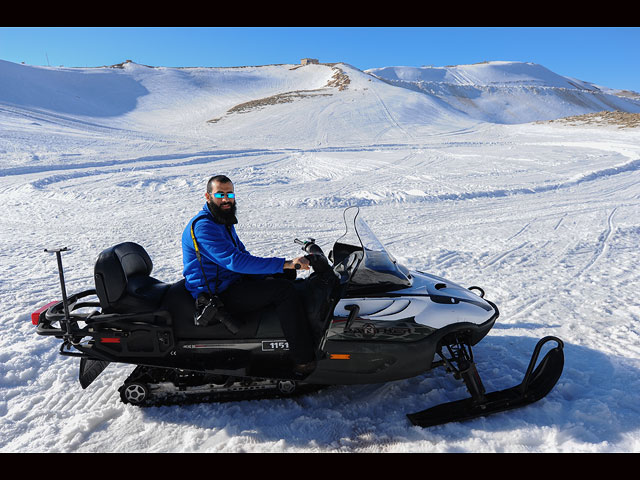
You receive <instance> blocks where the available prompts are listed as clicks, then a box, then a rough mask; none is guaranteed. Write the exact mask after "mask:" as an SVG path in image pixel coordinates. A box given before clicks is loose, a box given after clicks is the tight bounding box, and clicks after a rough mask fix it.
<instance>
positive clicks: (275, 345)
mask: <svg viewBox="0 0 640 480" xmlns="http://www.w3.org/2000/svg"><path fill="white" fill-rule="evenodd" d="M282 350H289V342H287V341H286V340H263V341H262V351H263V352H277V351H282Z"/></svg>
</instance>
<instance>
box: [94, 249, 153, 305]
mask: <svg viewBox="0 0 640 480" xmlns="http://www.w3.org/2000/svg"><path fill="white" fill-rule="evenodd" d="M152 270H153V263H152V262H151V258H150V257H149V254H148V253H147V252H146V251H145V249H144V248H142V247H141V246H140V245H138V244H137V243H133V242H124V243H120V244H118V245H114V246H113V247H110V248H107V249H106V250H103V251H102V252H101V253H100V255H99V256H98V260H97V261H96V265H95V269H94V279H95V284H96V293H97V295H98V298H99V299H100V305H101V307H102V308H103V309H108V308H110V307H111V308H112V307H114V306H115V305H117V304H118V302H119V301H120V300H122V299H123V297H125V296H126V295H127V294H128V293H130V292H128V286H129V283H130V281H131V280H133V279H135V280H137V281H135V282H134V283H136V284H139V283H140V280H142V281H143V282H147V280H146V279H147V278H148V281H152V282H153V283H156V282H157V280H155V279H152V278H151V277H150V274H151V271H152Z"/></svg>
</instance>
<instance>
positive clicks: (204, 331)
mask: <svg viewBox="0 0 640 480" xmlns="http://www.w3.org/2000/svg"><path fill="white" fill-rule="evenodd" d="M161 308H162V309H165V310H167V311H168V312H169V314H170V315H171V321H172V325H173V332H174V335H175V336H176V339H177V340H196V339H198V340H205V339H220V340H222V339H248V338H282V337H283V333H282V328H281V327H280V320H279V319H278V317H277V315H276V312H275V309H274V308H270V307H268V308H266V309H264V310H262V311H255V312H251V313H247V314H245V315H243V316H242V317H241V318H240V317H235V320H236V322H237V323H238V325H239V326H240V331H239V332H238V333H236V334H233V333H231V332H229V330H227V329H226V327H225V326H224V325H222V324H221V323H216V324H213V325H209V326H206V327H201V326H196V325H195V324H194V321H193V315H194V313H195V300H194V299H193V297H192V296H191V294H190V293H189V291H188V290H187V289H186V287H185V281H184V278H183V279H182V280H180V281H178V282H176V283H174V284H172V285H171V286H170V288H169V290H168V292H167V294H166V295H165V296H164V299H163V301H162V307H161Z"/></svg>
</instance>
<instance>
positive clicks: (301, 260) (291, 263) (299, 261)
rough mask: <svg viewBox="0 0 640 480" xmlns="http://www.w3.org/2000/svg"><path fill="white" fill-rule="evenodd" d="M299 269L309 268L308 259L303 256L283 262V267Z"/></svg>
mask: <svg viewBox="0 0 640 480" xmlns="http://www.w3.org/2000/svg"><path fill="white" fill-rule="evenodd" d="M296 265H299V266H298V267H296ZM294 268H295V269H296V270H298V269H300V270H309V268H310V266H309V260H307V259H306V258H305V257H298V258H294V259H293V260H287V261H286V262H284V269H285V270H287V269H294Z"/></svg>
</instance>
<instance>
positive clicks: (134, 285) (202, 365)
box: [32, 207, 564, 427]
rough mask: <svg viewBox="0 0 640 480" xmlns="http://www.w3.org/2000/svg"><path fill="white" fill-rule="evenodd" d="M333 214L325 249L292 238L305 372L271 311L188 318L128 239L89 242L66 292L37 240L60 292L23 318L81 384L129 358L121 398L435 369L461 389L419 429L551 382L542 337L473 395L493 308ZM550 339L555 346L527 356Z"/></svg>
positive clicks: (269, 388)
mask: <svg viewBox="0 0 640 480" xmlns="http://www.w3.org/2000/svg"><path fill="white" fill-rule="evenodd" d="M344 221H345V225H346V231H345V233H344V235H342V237H340V238H338V240H337V241H336V242H335V243H334V245H333V248H332V250H331V252H330V253H329V255H328V256H325V254H324V252H323V251H322V249H321V248H320V247H319V246H318V245H317V244H316V242H315V240H314V239H312V238H310V239H307V240H304V241H303V240H299V239H295V242H296V243H298V244H300V245H301V246H302V249H303V250H304V251H305V252H306V255H305V256H306V258H308V259H309V262H310V265H311V267H312V269H311V271H310V272H309V273H308V274H307V276H306V277H305V276H304V275H302V276H301V277H303V278H291V279H290V280H291V281H292V282H294V285H295V287H296V288H297V289H298V291H299V292H300V294H301V295H302V297H303V299H304V305H305V309H306V312H307V316H308V321H309V323H310V325H311V328H312V331H313V335H314V340H315V347H316V368H315V369H314V370H313V371H312V372H311V373H307V374H304V375H302V376H301V375H300V374H299V373H298V372H296V371H295V369H294V368H293V367H294V363H293V361H292V359H291V357H290V355H289V345H288V343H287V340H286V339H285V336H284V334H283V333H282V330H281V327H280V323H279V320H278V318H277V316H276V315H275V310H270V309H268V308H267V309H264V310H263V311H260V312H255V314H251V315H247V316H246V317H245V318H242V319H236V320H237V321H238V322H239V324H240V325H241V326H240V328H239V331H236V332H235V333H232V332H231V331H229V330H228V329H227V328H225V326H224V325H222V324H220V323H217V324H213V325H209V326H204V327H203V326H198V325H196V324H195V322H194V314H195V306H194V299H193V297H192V296H191V295H190V294H189V293H188V292H187V290H186V289H185V286H184V279H182V280H179V281H176V282H174V283H165V282H162V281H160V280H158V279H156V278H154V277H152V276H151V272H152V268H153V264H152V261H151V258H150V257H149V255H148V253H147V252H146V251H145V250H144V248H143V247H142V246H140V245H138V244H136V243H133V242H124V243H120V244H118V245H115V246H113V247H110V248H107V249H106V250H104V251H103V252H101V253H100V255H99V256H98V259H97V261H96V263H95V267H94V284H95V285H94V286H93V288H90V289H87V290H84V291H81V292H79V293H75V294H72V295H69V296H68V295H67V293H66V287H65V280H64V272H63V268H62V259H61V253H62V252H64V251H67V250H68V249H67V248H66V247H65V248H55V249H49V250H45V251H48V252H53V253H55V254H56V258H57V263H58V273H59V280H60V288H61V293H62V299H61V300H56V301H54V302H51V303H49V304H47V305H45V306H43V307H42V308H40V309H38V310H37V311H35V312H34V313H33V314H32V322H33V324H35V325H37V333H38V334H39V335H44V336H53V337H55V338H57V339H60V340H62V344H61V346H60V352H59V353H60V354H61V355H63V356H70V357H78V358H79V359H80V368H79V381H80V385H81V387H82V388H83V389H85V388H87V387H88V386H89V385H90V384H91V383H92V382H93V381H94V380H95V378H96V377H97V376H98V375H100V373H102V371H103V370H104V369H105V368H106V367H107V366H108V365H109V364H110V363H123V364H130V365H134V366H135V368H134V369H133V371H132V372H131V374H130V375H129V377H128V378H127V379H126V380H125V381H124V383H123V384H122V386H121V387H120V388H119V392H120V398H121V400H122V401H123V402H125V403H128V404H133V405H139V406H145V405H158V404H175V403H179V404H180V403H188V402H191V401H195V402H202V401H229V400H245V399H251V398H274V397H283V396H290V395H296V394H299V393H308V392H313V391H316V390H318V389H320V388H325V387H329V386H335V385H355V384H377V383H384V382H390V381H395V380H400V379H406V378H410V377H414V376H418V375H421V374H424V373H425V372H428V371H430V370H432V369H434V368H436V367H444V368H445V369H446V371H448V372H451V373H452V374H453V376H454V377H455V378H456V379H461V380H462V381H463V382H464V384H465V386H466V388H467V390H468V392H469V394H470V397H468V398H465V399H462V400H458V401H453V402H448V403H445V404H441V405H437V406H435V407H431V408H428V409H426V410H424V411H421V412H416V413H410V414H408V415H407V417H408V420H409V421H410V422H411V423H412V424H413V425H418V426H422V427H427V426H432V425H438V424H442V423H446V422H451V421H463V420H466V419H471V418H475V417H478V416H484V415H488V414H491V413H495V412H500V411H504V410H508V409H513V408H517V407H522V406H524V405H527V404H530V403H532V402H535V401H537V400H539V399H541V398H542V397H544V396H545V395H546V394H547V393H549V392H550V391H551V389H552V388H553V387H554V385H555V384H556V382H557V381H558V379H559V377H560V375H561V373H562V370H563V366H564V354H563V347H564V345H563V342H562V340H560V339H559V338H557V337H553V336H548V337H544V338H542V339H541V340H540V341H539V342H538V343H537V345H536V347H535V349H534V352H533V354H532V357H531V360H530V363H529V367H528V369H527V371H526V374H525V375H524V380H523V381H522V383H521V384H519V385H517V386H514V387H512V388H509V389H506V390H500V391H494V392H489V393H487V392H486V391H485V388H484V386H483V384H482V380H481V378H480V376H479V374H478V370H477V368H476V364H475V362H474V358H473V352H472V347H473V346H474V345H476V344H477V343H478V342H479V341H481V340H482V339H483V338H484V337H485V336H486V335H487V333H488V332H489V331H490V330H491V328H492V327H493V325H494V323H495V322H496V319H497V318H498V316H499V312H498V307H497V306H496V305H495V304H494V303H492V302H491V301H489V300H487V299H485V298H484V295H485V293H484V290H483V289H482V288H481V287H478V286H471V287H468V288H465V287H463V286H460V285H458V284H456V283H454V282H451V281H449V280H447V279H444V278H441V277H438V276H435V275H432V274H429V273H425V272H420V271H410V270H409V269H407V268H406V267H404V266H403V265H401V264H400V263H399V262H398V261H397V260H396V259H395V258H394V257H393V256H392V255H391V254H390V253H389V252H388V251H387V249H386V248H385V247H384V246H383V244H382V243H381V242H380V241H379V240H378V238H377V237H376V236H375V234H374V233H373V232H372V231H371V229H370V228H369V226H368V225H367V223H366V222H365V221H364V220H363V219H362V216H361V215H360V211H359V209H358V207H350V208H348V209H346V210H345V211H344ZM294 276H296V277H297V274H295V273H294ZM552 341H553V342H555V347H553V348H551V349H549V350H548V352H547V353H546V355H545V356H544V358H543V359H542V360H541V361H540V362H539V363H538V356H539V354H540V352H541V350H542V347H543V346H544V345H545V344H546V343H548V342H552ZM536 364H537V366H536Z"/></svg>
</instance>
